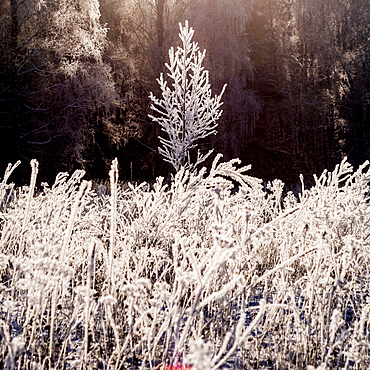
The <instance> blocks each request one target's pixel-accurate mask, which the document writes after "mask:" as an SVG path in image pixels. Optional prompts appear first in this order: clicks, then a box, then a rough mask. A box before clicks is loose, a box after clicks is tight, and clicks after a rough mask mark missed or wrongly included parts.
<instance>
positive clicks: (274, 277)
mask: <svg viewBox="0 0 370 370" xmlns="http://www.w3.org/2000/svg"><path fill="white" fill-rule="evenodd" d="M31 166H32V179H31V182H30V186H29V187H23V188H16V187H15V186H14V185H12V184H9V181H8V178H9V176H10V174H11V172H12V170H14V167H13V168H11V167H9V168H8V170H7V172H6V174H5V176H4V179H3V181H2V183H1V184H0V228H1V229H0V230H1V231H0V232H1V238H0V367H1V368H6V369H49V368H50V369H51V368H52V369H90V368H91V369H99V368H100V369H160V368H163V366H168V365H178V364H182V365H183V366H184V367H185V365H192V366H193V368H196V369H199V370H207V369H218V368H224V369H255V368H260V369H278V368H279V369H310V370H312V369H340V368H343V369H344V368H345V369H351V368H353V369H364V368H366V367H367V366H369V365H370V353H369V345H370V336H369V330H370V317H369V316H370V299H369V298H370V296H369V291H370V279H369V278H370V273H369V268H370V263H369V262H370V245H369V241H370V240H369V235H370V227H369V221H370V206H369V203H368V200H369V198H368V197H369V193H368V190H369V188H368V182H369V180H370V170H369V169H368V166H367V163H365V164H364V166H363V167H361V168H360V169H358V170H357V171H356V172H353V170H352V168H351V166H350V165H349V164H348V163H347V162H346V161H345V160H343V162H342V163H341V164H340V165H338V166H337V167H336V169H335V170H334V171H333V172H332V173H328V172H324V173H323V174H322V175H321V176H320V177H319V178H315V180H316V185H315V186H313V187H312V188H311V189H309V190H306V189H304V188H303V190H302V193H301V194H300V195H299V196H298V198H297V197H295V196H294V195H293V194H292V193H288V194H287V195H286V196H283V192H282V191H283V184H282V182H281V181H278V180H276V181H274V182H272V183H270V184H268V186H267V187H265V188H264V187H263V186H262V182H261V180H259V179H256V178H252V177H249V176H248V175H247V174H246V171H247V170H248V168H247V167H243V168H238V161H237V160H234V161H230V162H226V163H222V162H221V159H220V156H217V157H216V159H215V161H214V163H213V166H212V168H211V170H210V171H209V173H206V171H205V170H201V171H200V172H199V173H198V174H197V175H194V174H189V173H188V172H186V171H184V170H183V169H182V170H180V171H179V172H178V173H177V174H176V175H175V177H174V179H173V180H172V182H171V183H170V184H165V183H164V180H163V179H162V178H158V179H157V181H156V183H155V184H154V185H153V186H149V185H148V184H140V185H132V184H128V185H124V184H120V183H119V182H118V170H117V161H114V162H113V164H112V169H111V173H110V187H107V188H106V187H104V186H92V185H91V183H90V182H86V181H82V177H83V172H82V171H77V172H75V173H74V174H72V175H71V176H68V174H65V173H61V174H59V175H58V176H57V178H56V181H55V183H54V185H52V186H51V187H49V186H48V185H47V184H43V185H42V188H37V189H36V188H35V183H36V176H37V171H38V166H37V162H36V161H32V162H31ZM302 183H303V182H302Z"/></svg>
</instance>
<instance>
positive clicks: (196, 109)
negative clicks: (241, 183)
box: [149, 21, 226, 171]
mask: <svg viewBox="0 0 370 370" xmlns="http://www.w3.org/2000/svg"><path fill="white" fill-rule="evenodd" d="M193 34H194V30H193V28H191V27H190V28H189V24H188V21H185V26H184V27H183V26H182V25H181V23H180V34H179V36H180V39H181V41H182V48H181V47H178V48H177V51H176V52H174V48H171V49H170V50H169V57H170V64H167V63H166V67H167V69H168V70H169V73H167V75H168V77H169V78H170V79H172V80H173V82H172V90H171V88H170V87H168V86H167V81H165V80H164V78H163V73H161V75H160V78H159V79H157V81H158V83H159V85H160V88H161V90H162V96H163V98H162V99H161V100H159V99H157V98H156V97H155V96H154V95H153V93H151V94H150V98H151V100H152V102H153V104H152V105H151V108H152V109H153V110H154V111H155V112H157V113H159V115H158V117H154V116H153V115H149V117H150V118H151V119H152V120H153V121H154V122H156V123H159V124H160V126H161V129H162V131H164V132H166V134H167V135H168V138H163V137H159V140H160V142H161V144H162V147H159V148H158V150H159V153H160V154H161V155H162V156H163V157H164V160H165V161H166V162H168V163H171V164H172V165H173V167H174V168H175V170H176V171H178V170H179V169H180V167H181V166H185V167H186V168H188V169H190V170H193V169H195V167H196V166H197V165H198V164H200V163H201V162H203V161H204V160H205V159H206V158H207V157H208V156H209V155H210V154H211V153H212V150H210V151H209V152H208V153H207V154H204V155H202V154H200V152H199V151H198V155H197V160H196V163H194V164H191V162H190V150H191V149H193V148H195V147H196V146H197V144H196V142H197V141H198V140H200V139H203V138H205V137H207V136H209V135H211V134H216V132H217V131H216V127H217V120H218V119H219V117H220V115H221V113H222V110H219V108H220V106H221V105H222V102H221V97H222V95H223V93H224V91H225V88H226V85H225V86H224V87H223V89H222V91H221V93H220V95H215V96H214V97H212V90H211V85H210V83H209V79H208V71H207V70H204V67H202V62H203V60H204V57H205V53H206V51H205V50H204V51H203V52H200V51H199V47H198V44H197V43H196V42H192V41H191V40H192V37H193Z"/></svg>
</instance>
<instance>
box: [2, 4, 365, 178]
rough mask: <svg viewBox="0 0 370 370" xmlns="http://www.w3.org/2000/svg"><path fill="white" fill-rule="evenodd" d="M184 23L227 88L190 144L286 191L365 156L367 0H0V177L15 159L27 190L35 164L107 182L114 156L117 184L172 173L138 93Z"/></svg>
mask: <svg viewBox="0 0 370 370" xmlns="http://www.w3.org/2000/svg"><path fill="white" fill-rule="evenodd" d="M186 19H188V20H189V24H190V25H191V26H192V27H193V28H194V29H195V35H194V40H195V41H197V42H198V43H199V45H200V48H201V49H206V50H207V53H206V65H205V67H206V68H207V69H208V70H209V71H210V80H211V83H212V89H213V92H214V93H216V94H217V93H219V92H220V90H221V88H222V86H223V85H224V84H225V83H226V84H227V85H228V86H227V89H226V92H225V95H224V97H223V101H224V105H223V110H224V113H223V115H222V118H221V119H220V121H219V126H218V134H217V135H216V136H213V137H212V138H211V139H209V138H207V140H206V141H205V142H203V143H201V146H200V147H201V148H203V149H204V150H208V149H209V148H214V150H215V153H218V152H221V153H223V154H224V158H225V159H226V160H227V159H231V158H234V157H239V158H240V159H241V160H242V162H243V164H252V171H251V174H252V175H255V176H258V177H260V178H263V179H264V180H272V179H275V178H280V179H282V180H283V181H284V182H286V184H287V185H292V184H294V183H296V182H297V180H298V177H299V174H300V173H302V174H304V175H305V177H307V178H308V177H309V175H310V174H313V173H320V172H321V171H322V170H323V169H325V168H328V169H329V170H330V169H333V167H334V165H335V164H336V163H338V162H339V161H340V160H341V158H342V157H343V156H345V155H347V156H348V157H349V161H350V162H351V163H352V164H353V165H355V166H357V165H359V164H361V163H363V162H364V161H365V160H366V159H368V158H370V155H369V154H370V153H369V151H370V2H368V1H363V0H258V1H254V0H126V1H116V0H100V2H99V1H98V0H80V1H67V0H50V1H43V0H3V1H1V3H0V170H1V171H4V169H5V167H6V165H7V163H8V162H12V163H14V162H16V161H17V160H18V159H21V160H22V163H23V167H22V168H23V170H21V171H17V176H18V179H17V180H18V181H19V182H28V179H27V177H28V173H29V164H28V162H29V160H30V159H32V158H36V159H38V160H39V162H40V175H41V176H40V177H41V179H43V180H46V181H48V182H52V181H53V179H54V177H55V175H56V174H57V173H58V172H60V171H73V170H74V169H76V168H84V169H85V170H86V171H87V177H88V178H93V179H106V178H107V174H108V170H109V166H110V163H111V161H112V159H113V158H114V157H118V160H119V163H120V177H121V178H122V179H124V180H133V181H144V180H145V181H150V180H151V179H153V178H154V177H156V176H158V175H162V176H166V174H167V173H169V172H171V171H172V169H171V168H170V167H168V166H167V165H166V164H165V163H164V162H163V160H162V158H161V157H160V156H159V154H158V145H159V141H158V135H159V134H160V130H159V127H157V126H156V125H154V124H153V123H152V122H151V121H150V119H149V118H148V113H149V112H150V99H149V97H148V95H149V92H150V91H153V92H154V93H155V94H156V95H157V96H159V94H160V91H159V87H158V84H157V82H156V78H158V77H159V74H160V73H161V72H165V67H164V65H165V63H166V61H167V60H168V59H167V58H168V49H169V48H170V47H171V46H176V44H177V43H178V41H179V39H178V32H179V28H178V23H179V22H182V23H184V21H185V20H186ZM210 160H211V159H210ZM208 164H209V163H208ZM13 181H14V178H13Z"/></svg>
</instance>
